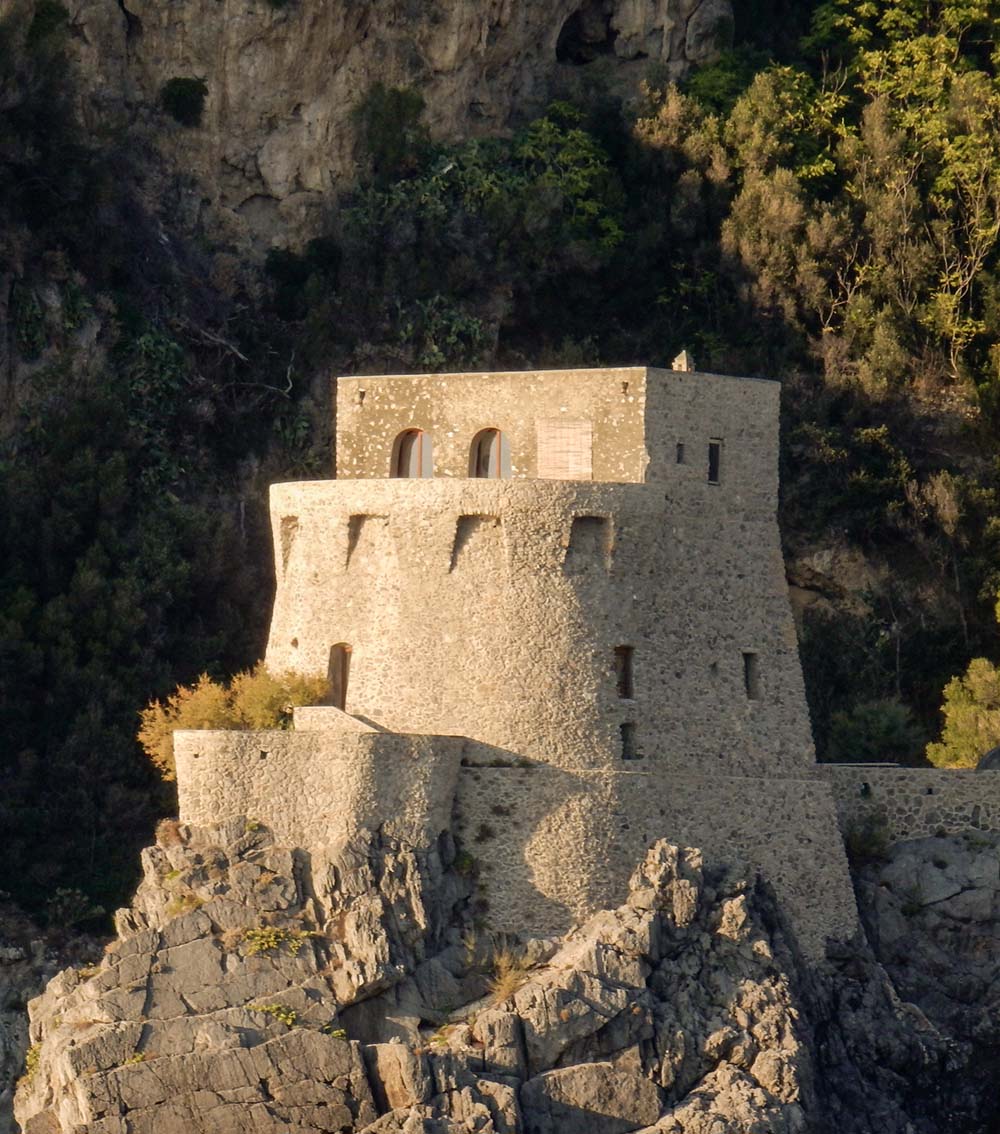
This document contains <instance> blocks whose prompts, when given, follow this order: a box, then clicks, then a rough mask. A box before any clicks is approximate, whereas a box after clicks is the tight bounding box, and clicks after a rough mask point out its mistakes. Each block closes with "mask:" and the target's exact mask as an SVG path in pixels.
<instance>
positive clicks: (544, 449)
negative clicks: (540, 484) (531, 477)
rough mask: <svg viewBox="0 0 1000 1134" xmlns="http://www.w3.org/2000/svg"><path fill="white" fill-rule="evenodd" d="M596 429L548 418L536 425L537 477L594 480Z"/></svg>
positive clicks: (588, 423) (590, 425) (576, 422)
mask: <svg viewBox="0 0 1000 1134" xmlns="http://www.w3.org/2000/svg"><path fill="white" fill-rule="evenodd" d="M593 432H594V431H593V425H592V424H591V422H589V421H567V420H566V419H565V418H562V417H558V418H549V419H543V420H540V421H536V422H535V433H536V437H537V440H538V476H539V477H540V478H541V479H542V480H592V479H593V476H594V464H593V447H594V438H593Z"/></svg>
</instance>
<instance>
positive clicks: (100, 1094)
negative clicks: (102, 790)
mask: <svg viewBox="0 0 1000 1134" xmlns="http://www.w3.org/2000/svg"><path fill="white" fill-rule="evenodd" d="M163 843H165V844H166V845H162V844H161V845H157V846H155V847H151V848H149V849H147V850H146V851H145V852H144V853H143V856H142V863H143V880H142V882H141V884H140V886H139V889H138V891H137V893H136V898H135V903H134V905H133V907H132V908H131V909H130V910H129V911H127V912H122V913H120V915H119V917H118V918H117V926H118V930H119V934H120V936H119V938H118V940H117V941H114V942H112V943H111V945H110V946H109V947H108V949H107V951H106V954H105V957H104V959H103V961H102V962H101V964H100V965H99V966H98V967H97V968H96V969H94V970H83V971H76V970H73V969H68V970H66V971H64V972H63V973H61V974H60V975H59V976H58V977H56V978H55V979H54V980H52V981H51V982H50V983H49V986H48V988H47V989H46V991H45V993H44V994H43V995H42V996H41V997H39V998H38V1000H36V1001H35V1002H34V1003H33V1005H32V1013H33V1025H32V1039H33V1040H34V1041H35V1043H38V1044H40V1045H41V1046H40V1053H41V1055H40V1061H39V1064H38V1067H37V1069H36V1070H35V1072H34V1073H33V1074H32V1075H31V1077H30V1080H29V1081H28V1082H26V1083H25V1084H24V1085H23V1087H22V1090H21V1092H20V1095H19V1114H20V1116H21V1120H22V1122H23V1123H24V1127H25V1130H26V1131H32V1132H33V1134H41V1132H44V1131H48V1130H51V1131H70V1130H74V1131H75V1130H77V1129H83V1128H86V1129H87V1130H89V1131H93V1132H95V1134H112V1132H114V1134H118V1132H121V1134H126V1132H127V1134H140V1132H144V1131H150V1132H151V1134H152V1131H154V1130H155V1131H156V1134H170V1132H171V1131H174V1130H176V1131H178V1132H181V1131H184V1132H185V1134H186V1132H187V1131H192V1130H197V1129H201V1130H205V1131H209V1130H211V1131H213V1132H214V1131H223V1130H226V1131H232V1132H233V1134H237V1132H242V1131H244V1130H246V1131H248V1132H249V1131H251V1130H253V1131H267V1130H273V1131H275V1134H277V1132H278V1131H282V1132H284V1131H285V1130H287V1129H288V1127H289V1125H293V1126H294V1128H295V1129H301V1130H317V1131H320V1130H343V1129H345V1128H349V1127H351V1128H353V1127H360V1126H363V1125H367V1124H368V1123H370V1122H372V1121H374V1120H375V1118H376V1117H377V1111H376V1109H375V1106H374V1100H373V1096H372V1092H371V1087H370V1085H369V1082H368V1076H367V1072H366V1069H365V1065H364V1061H363V1058H362V1052H361V1045H360V1044H359V1043H357V1042H356V1041H351V1040H348V1038H347V1037H346V1034H345V1033H344V1031H343V1029H342V1028H341V1027H340V1024H339V1021H338V1018H337V1016H338V1012H339V1010H340V1009H342V1008H343V1007H345V1006H347V1005H349V1004H351V1003H353V1002H354V1001H355V1000H357V999H358V998H359V997H362V996H366V995H371V994H372V992H373V991H374V990H378V989H382V988H385V987H387V986H389V985H391V984H392V983H393V982H395V981H398V980H400V979H401V977H402V976H403V974H404V973H406V972H407V971H410V970H412V969H413V968H415V967H416V966H417V965H418V963H419V962H420V961H421V960H422V959H423V954H424V948H425V945H426V943H427V942H435V941H437V940H439V938H440V935H441V932H442V927H441V926H440V925H438V924H437V923H435V922H434V921H433V918H435V917H437V916H440V915H442V910H441V907H440V903H441V901H442V900H444V896H445V895H448V894H457V893H458V891H457V890H456V889H455V887H454V885H453V884H450V883H446V882H445V880H444V878H443V874H444V866H443V863H442V859H441V856H440V854H439V853H438V848H436V847H435V848H429V849H427V850H425V851H420V852H418V851H414V850H412V849H410V848H405V847H402V846H399V845H398V844H395V843H392V842H388V841H383V840H380V839H378V838H377V837H376V836H374V835H370V834H369V835H363V836H361V837H360V838H358V839H355V840H353V841H352V842H351V843H350V844H349V845H342V846H338V847H333V848H329V851H328V853H327V852H321V854H319V855H316V856H314V859H313V862H312V863H309V862H307V861H306V860H305V858H304V857H303V856H301V855H298V854H295V853H293V852H291V851H290V850H288V849H287V848H282V847H276V846H275V845H274V844H273V840H272V838H271V836H270V834H269V832H268V831H267V830H265V829H263V828H261V827H260V826H259V825H258V824H255V823H249V822H247V821H246V820H244V819H242V818H240V819H233V820H230V821H227V822H225V823H220V824H217V825H215V826H213V827H211V828H205V829H201V830H187V829H185V828H181V827H176V828H175V829H170V828H169V827H168V828H166V829H165V831H164V836H163ZM446 853H447V848H446ZM317 865H318V870H317ZM425 890H426V891H427V892H428V893H430V894H433V895H434V896H433V898H431V899H428V900H427V901H425V899H424V891H425ZM449 912H450V911H449ZM411 927H413V928H411Z"/></svg>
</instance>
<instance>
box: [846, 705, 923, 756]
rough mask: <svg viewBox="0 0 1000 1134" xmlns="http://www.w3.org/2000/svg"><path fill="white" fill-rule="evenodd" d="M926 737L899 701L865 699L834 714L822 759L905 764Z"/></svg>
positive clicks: (920, 746) (916, 753)
mask: <svg viewBox="0 0 1000 1134" xmlns="http://www.w3.org/2000/svg"><path fill="white" fill-rule="evenodd" d="M925 741H926V737H925V735H924V732H923V730H922V729H921V728H920V726H919V725H918V724H917V722H916V721H915V720H914V719H913V714H912V712H911V711H910V710H909V709H908V708H907V707H906V706H905V705H903V704H901V703H900V702H899V701H891V700H884V701H865V702H862V703H861V704H859V705H855V706H853V708H851V709H850V710H849V711H846V712H838V713H834V714H833V716H832V718H831V721H830V740H829V745H828V748H827V752H826V759H827V760H829V761H831V762H833V763H856V764H877V763H879V762H881V761H887V762H890V763H899V764H908V763H911V762H912V761H913V758H914V757H916V756H919V755H920V752H921V749H922V748H923V746H924V743H925Z"/></svg>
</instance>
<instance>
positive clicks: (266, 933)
mask: <svg viewBox="0 0 1000 1134" xmlns="http://www.w3.org/2000/svg"><path fill="white" fill-rule="evenodd" d="M318 936H319V934H318V933H316V932H315V931H314V930H310V929H278V928H277V927H276V926H273V925H262V926H260V928H259V929H244V930H243V937H242V942H243V945H244V951H245V952H246V955H247V956H248V957H255V956H256V955H257V954H258V953H274V952H277V950H279V949H280V948H281V947H282V946H284V947H285V948H286V949H287V950H288V952H289V953H291V955H292V956H293V957H297V956H298V955H299V951H300V950H301V949H302V946H303V945H304V944H305V943H306V941H308V940H309V938H310V937H318Z"/></svg>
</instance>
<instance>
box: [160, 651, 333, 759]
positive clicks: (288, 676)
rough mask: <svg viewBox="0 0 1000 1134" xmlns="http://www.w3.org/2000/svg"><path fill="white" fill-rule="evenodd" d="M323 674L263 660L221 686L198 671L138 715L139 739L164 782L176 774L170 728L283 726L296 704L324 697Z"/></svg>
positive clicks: (325, 683)
mask: <svg viewBox="0 0 1000 1134" xmlns="http://www.w3.org/2000/svg"><path fill="white" fill-rule="evenodd" d="M327 691H328V683H327V680H326V678H324V677H306V676H304V675H302V674H299V673H284V674H273V673H271V671H270V670H268V669H267V668H266V667H265V666H264V665H263V663H261V664H259V665H256V666H255V667H254V668H253V669H250V670H245V671H244V672H242V673H238V674H236V676H235V677H234V678H233V679H232V680H231V681H230V683H229V685H228V686H226V685H221V684H219V682H217V681H213V680H212V678H210V677H209V676H208V674H207V673H203V674H202V675H201V676H200V677H199V678H198V680H197V681H196V682H195V684H194V685H190V686H187V685H179V686H178V687H177V689H176V690H175V691H174V692H173V693H172V694H171V695H170V696H169V697H168V698H167V701H166V704H163V703H162V702H160V701H153V702H151V703H150V704H149V705H148V706H147V707H146V708H145V709H143V710H142V712H141V713H140V714H139V716H140V719H141V722H142V723H141V725H140V728H139V743H140V744H141V745H142V747H143V749H144V750H145V753H146V755H147V756H148V757H149V758H150V760H152V762H153V764H154V765H155V766H156V768H157V770H158V771H159V773H160V775H161V776H162V777H163V778H164V779H165V780H173V779H175V778H176V769H175V767H174V752H173V734H174V730H175V729H265V728H287V727H288V725H289V724H290V723H291V715H292V709H293V707H294V706H296V705H316V704H319V703H320V702H321V701H322V700H323V698H324V697H325V696H326V694H327Z"/></svg>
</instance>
